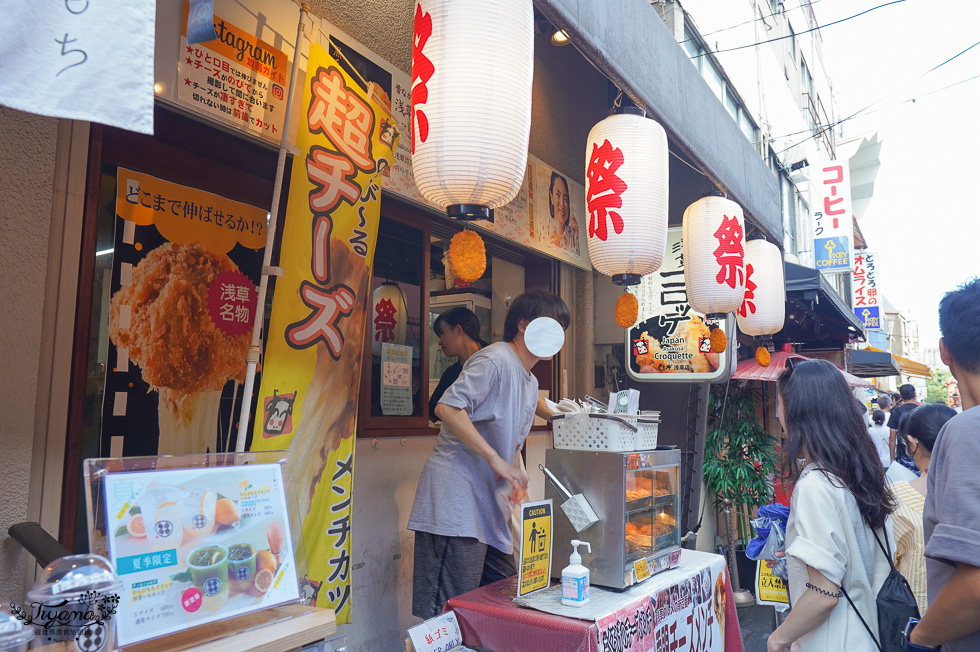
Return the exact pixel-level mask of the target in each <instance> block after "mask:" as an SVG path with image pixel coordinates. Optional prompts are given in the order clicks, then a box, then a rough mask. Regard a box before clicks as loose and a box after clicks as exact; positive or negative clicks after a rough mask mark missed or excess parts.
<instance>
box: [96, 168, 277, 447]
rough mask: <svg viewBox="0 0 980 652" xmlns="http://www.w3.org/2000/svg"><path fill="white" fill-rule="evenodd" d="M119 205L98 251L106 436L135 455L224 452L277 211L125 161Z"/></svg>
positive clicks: (104, 442) (119, 176)
mask: <svg viewBox="0 0 980 652" xmlns="http://www.w3.org/2000/svg"><path fill="white" fill-rule="evenodd" d="M115 212H116V218H115V227H114V228H115V241H114V244H113V247H112V248H111V249H109V250H108V251H101V252H99V255H110V254H111V255H112V271H111V274H110V278H109V283H108V290H109V296H110V297H111V299H110V301H109V314H108V322H109V342H108V346H107V348H106V352H105V354H104V355H105V358H104V359H105V360H106V375H105V392H104V399H103V404H102V445H103V447H104V449H105V450H109V449H110V448H111V447H112V445H113V444H114V443H116V442H118V441H121V444H122V450H123V452H124V454H126V455H155V454H159V455H180V454H197V453H205V452H209V451H210V452H212V453H213V452H217V451H219V450H223V445H222V443H221V442H222V441H227V435H228V429H229V424H228V422H229V420H230V419H231V418H232V414H233V412H234V404H235V402H236V395H237V393H238V384H239V383H240V382H241V381H242V380H244V378H245V355H246V353H247V351H248V346H249V342H250V339H251V332H252V323H253V322H254V319H255V309H256V307H255V303H256V298H257V292H256V290H255V284H256V283H257V282H258V281H259V276H260V272H261V269H262V249H263V247H264V246H265V237H266V233H265V229H266V219H267V215H268V213H267V211H266V209H264V208H258V207H256V206H250V205H248V204H243V203H241V202H237V201H233V200H230V199H228V198H226V197H222V196H220V195H216V194H213V193H209V192H205V191H203V190H199V189H197V188H191V187H189V186H183V185H179V184H176V183H172V182H170V181H167V180H165V179H159V178H157V177H153V176H150V175H148V174H143V173H141V172H136V171H134V170H128V169H125V168H119V169H118V171H117V173H116V197H115ZM154 417H156V418H154ZM219 417H221V418H219ZM114 438H118V439H114ZM117 446H118V444H117Z"/></svg>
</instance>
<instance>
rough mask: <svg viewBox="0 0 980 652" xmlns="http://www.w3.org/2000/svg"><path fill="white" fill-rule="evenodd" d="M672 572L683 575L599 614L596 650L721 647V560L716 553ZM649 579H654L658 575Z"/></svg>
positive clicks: (717, 651)
mask: <svg viewBox="0 0 980 652" xmlns="http://www.w3.org/2000/svg"><path fill="white" fill-rule="evenodd" d="M673 572H678V574H684V575H685V576H684V577H683V579H679V580H674V582H673V583H671V584H670V585H667V586H665V587H664V588H661V589H659V590H657V591H655V592H653V593H651V594H650V595H648V596H644V597H643V598H640V599H638V600H637V601H636V602H633V603H631V604H629V605H627V606H625V607H622V608H621V609H618V610H616V611H615V612H613V613H611V614H608V615H604V616H602V617H601V618H599V619H598V621H597V622H596V625H597V627H598V628H599V650H601V651H602V652H613V651H622V652H627V651H628V652H661V651H667V650H685V651H690V652H721V651H722V650H724V649H725V621H726V618H725V617H726V611H727V590H726V587H727V582H728V579H727V576H726V573H725V563H724V560H723V559H722V558H721V557H718V556H715V557H714V559H712V561H711V562H710V563H709V564H705V565H704V566H703V567H702V568H700V569H698V570H695V571H693V572H691V573H680V572H679V571H673ZM660 577H661V578H663V577H664V576H660ZM648 581H657V577H656V576H655V577H654V579H652V580H648ZM661 581H662V580H661ZM639 586H643V585H642V584H641V585H639Z"/></svg>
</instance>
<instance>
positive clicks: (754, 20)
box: [681, 0, 822, 44]
mask: <svg viewBox="0 0 980 652" xmlns="http://www.w3.org/2000/svg"><path fill="white" fill-rule="evenodd" d="M818 2H822V0H813V1H812V2H804V3H803V4H801V5H799V6H797V7H792V8H791V9H783V11H782V13H786V12H787V11H796V10H797V9H805V8H806V7H808V6H810V5H815V4H817V3H818ZM775 16H776V12H772V13H771V14H769V15H768V16H763V17H760V18H753V19H752V20H747V21H745V22H744V23H738V24H737V25H731V26H730V27H722V28H721V29H716V30H714V31H713V32H705V33H704V34H701V35H700V37H701V38H702V39H704V38H705V37H708V36H712V35H714V34H720V33H722V32H727V31H729V30H732V29H735V28H737V27H743V26H745V25H751V24H752V23H758V22H759V21H766V20H768V19H770V18H775ZM803 33H805V32H803ZM794 36H795V34H794ZM697 40H698V39H696V38H689V39H684V40H683V41H681V44H684V43H690V42H691V41H697Z"/></svg>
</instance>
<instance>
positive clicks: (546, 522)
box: [517, 498, 554, 596]
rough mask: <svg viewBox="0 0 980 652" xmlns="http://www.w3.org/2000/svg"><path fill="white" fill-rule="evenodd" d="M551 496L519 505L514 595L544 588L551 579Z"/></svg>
mask: <svg viewBox="0 0 980 652" xmlns="http://www.w3.org/2000/svg"><path fill="white" fill-rule="evenodd" d="M551 509H552V501H551V499H550V498H549V499H547V500H539V501H536V502H533V503H524V504H523V505H521V558H520V569H521V572H520V581H519V582H518V584H517V595H519V596H521V595H527V594H528V593H534V592H535V591H538V590H540V589H546V588H548V585H549V584H550V583H551V551H552V548H553V543H554V542H553V541H552V537H551V531H552V530H551V516H552V513H551Z"/></svg>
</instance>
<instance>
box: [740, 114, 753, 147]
mask: <svg viewBox="0 0 980 652" xmlns="http://www.w3.org/2000/svg"><path fill="white" fill-rule="evenodd" d="M738 127H739V129H741V130H742V133H743V134H745V137H746V138H748V139H749V141H750V142H751V143H752V144H753V145H755V141H756V134H755V124H754V123H753V122H752V118H750V117H749V113H748V111H746V110H745V108H744V107H743V108H742V110H741V111H739V114H738Z"/></svg>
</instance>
